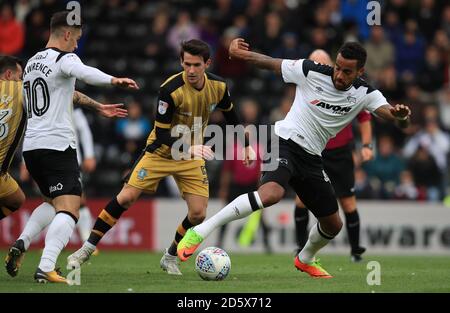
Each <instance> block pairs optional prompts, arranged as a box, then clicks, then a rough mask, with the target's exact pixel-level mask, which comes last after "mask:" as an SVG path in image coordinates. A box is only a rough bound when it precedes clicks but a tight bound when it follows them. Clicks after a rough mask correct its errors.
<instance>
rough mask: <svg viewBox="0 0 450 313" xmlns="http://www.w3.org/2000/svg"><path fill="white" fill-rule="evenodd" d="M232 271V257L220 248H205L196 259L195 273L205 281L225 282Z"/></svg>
mask: <svg viewBox="0 0 450 313" xmlns="http://www.w3.org/2000/svg"><path fill="white" fill-rule="evenodd" d="M230 269H231V260H230V257H229V256H228V254H227V253H226V252H225V251H224V250H223V249H220V248H216V247H208V248H205V249H203V250H202V251H201V252H200V253H199V254H198V255H197V257H196V258H195V271H196V272H197V273H198V275H199V276H200V277H201V278H202V279H204V280H224V279H225V278H226V277H227V276H228V273H229V272H230Z"/></svg>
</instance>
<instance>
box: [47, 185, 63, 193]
mask: <svg viewBox="0 0 450 313" xmlns="http://www.w3.org/2000/svg"><path fill="white" fill-rule="evenodd" d="M63 187H64V185H63V184H61V183H58V184H57V185H56V186H50V187H49V191H50V193H52V192H55V191H58V190H62V189H63Z"/></svg>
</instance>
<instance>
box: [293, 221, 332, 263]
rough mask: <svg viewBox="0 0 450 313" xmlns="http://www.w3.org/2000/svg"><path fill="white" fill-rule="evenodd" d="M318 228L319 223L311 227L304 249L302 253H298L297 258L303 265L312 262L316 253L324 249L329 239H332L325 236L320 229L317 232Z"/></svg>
mask: <svg viewBox="0 0 450 313" xmlns="http://www.w3.org/2000/svg"><path fill="white" fill-rule="evenodd" d="M319 227H320V225H319V223H317V224H316V225H314V226H313V227H311V230H310V231H309V237H308V241H307V242H306V244H305V247H304V248H303V249H302V251H300V253H299V254H298V258H299V259H300V261H301V262H303V263H311V262H313V261H314V258H315V255H316V253H317V252H318V251H319V250H320V249H322V248H323V247H325V246H326V245H327V244H328V243H329V242H330V240H331V239H333V236H330V235H328V234H326V233H325V232H324V231H323V230H322V229H320V231H319ZM321 233H322V234H323V235H322V234H321ZM324 236H326V237H328V238H326V237H324Z"/></svg>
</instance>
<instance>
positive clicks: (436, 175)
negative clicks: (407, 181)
mask: <svg viewBox="0 0 450 313" xmlns="http://www.w3.org/2000/svg"><path fill="white" fill-rule="evenodd" d="M408 169H409V170H410V171H411V173H412V175H413V179H414V181H415V184H416V186H417V187H418V190H419V191H420V194H419V198H420V199H422V200H424V199H426V200H431V201H438V200H439V199H442V196H441V192H440V185H441V178H442V173H441V171H440V170H439V167H438V166H437V164H436V162H435V160H434V159H433V157H432V156H431V155H430V154H429V152H428V150H427V149H426V148H425V147H423V146H421V145H420V146H419V147H418V148H417V150H416V151H415V153H414V155H413V156H412V157H411V159H410V160H409V161H408Z"/></svg>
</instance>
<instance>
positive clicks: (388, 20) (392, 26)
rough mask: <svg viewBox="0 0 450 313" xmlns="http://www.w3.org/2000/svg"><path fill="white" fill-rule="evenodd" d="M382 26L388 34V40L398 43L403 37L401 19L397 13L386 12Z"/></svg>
mask: <svg viewBox="0 0 450 313" xmlns="http://www.w3.org/2000/svg"><path fill="white" fill-rule="evenodd" d="M383 19H384V21H382V25H383V28H384V30H385V32H386V34H387V38H388V39H389V40H390V41H391V42H392V43H394V42H396V41H398V40H399V39H400V37H401V36H402V32H403V29H402V25H401V24H400V18H399V17H398V14H397V13H396V12H395V11H392V10H386V12H385V13H384V14H383Z"/></svg>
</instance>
